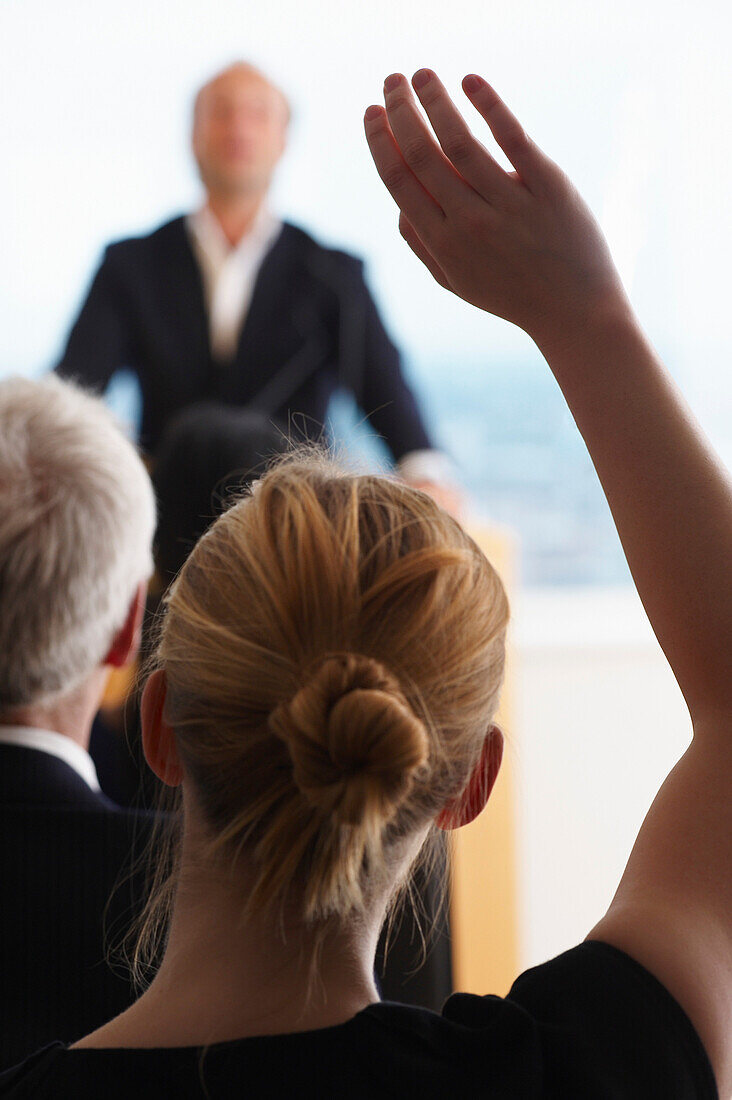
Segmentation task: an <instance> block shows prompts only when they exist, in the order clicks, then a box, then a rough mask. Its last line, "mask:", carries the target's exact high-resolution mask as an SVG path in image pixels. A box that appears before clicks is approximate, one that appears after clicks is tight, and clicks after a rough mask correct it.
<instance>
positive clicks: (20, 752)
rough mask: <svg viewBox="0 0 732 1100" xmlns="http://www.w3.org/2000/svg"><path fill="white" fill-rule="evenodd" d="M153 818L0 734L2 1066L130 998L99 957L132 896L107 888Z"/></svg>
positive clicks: (70, 1036)
mask: <svg viewBox="0 0 732 1100" xmlns="http://www.w3.org/2000/svg"><path fill="white" fill-rule="evenodd" d="M150 823H151V818H150V817H149V816H148V815H145V814H135V813H133V812H131V811H128V810H122V809H120V808H119V807H118V806H115V805H114V803H112V802H110V801H109V800H108V799H107V798H106V797H105V796H104V795H101V794H96V793H94V792H93V791H92V790H90V788H89V787H88V786H87V784H86V783H85V782H84V780H83V779H81V777H80V776H78V775H77V774H76V772H75V771H74V770H73V768H71V767H69V765H68V764H66V763H65V762H64V761H63V760H59V759H58V758H57V757H55V756H51V755H50V754H49V753H45V752H40V751H38V750H37V749H29V748H28V749H27V748H22V747H20V746H15V745H3V744H0V899H1V900H0V1068H4V1067H6V1066H10V1065H13V1064H14V1063H15V1062H18V1061H20V1060H21V1059H23V1058H25V1057H26V1056H27V1055H28V1054H30V1053H31V1052H32V1051H33V1050H35V1049H36V1048H37V1047H39V1046H41V1045H42V1044H44V1043H48V1042H50V1041H51V1040H53V1039H63V1040H64V1041H67V1042H73V1041H75V1040H76V1039H79V1038H81V1036H82V1035H85V1034H87V1033H88V1032H89V1031H93V1030H94V1029H95V1028H97V1027H99V1026H100V1025H101V1024H102V1023H104V1022H105V1021H106V1020H109V1019H111V1017H113V1016H115V1015H117V1014H118V1013H119V1012H121V1011H122V1010H123V1009H125V1008H127V1006H128V1005H129V1004H131V1003H132V1001H133V1000H134V995H133V991H132V988H131V985H130V983H129V982H128V981H127V980H126V979H125V978H124V977H121V976H119V975H117V974H115V973H113V972H112V970H111V969H110V967H109V966H108V965H107V963H106V962H105V950H106V943H105V938H104V928H105V927H106V928H107V930H108V931H109V933H110V934H111V935H112V936H113V937H116V938H119V931H120V928H121V927H122V925H123V924H124V923H125V922H126V921H127V920H128V919H129V917H130V914H131V913H132V912H133V911H134V910H135V909H136V908H137V907H138V906H139V903H140V900H141V890H140V886H139V881H140V880H139V878H138V879H136V880H135V882H134V883H132V884H131V883H129V882H128V883H126V885H125V886H124V887H123V888H122V889H120V890H118V891H116V892H115V894H114V896H113V899H112V903H111V904H110V907H109V911H108V913H107V914H106V917H105V907H106V905H107V902H108V900H109V897H110V894H111V893H112V888H113V887H114V885H115V882H116V880H117V877H118V875H119V874H120V872H124V871H126V870H127V868H128V865H129V857H130V852H131V849H132V847H133V842H134V845H135V849H136V850H139V849H140V847H141V845H142V844H143V842H144V840H145V839H146V838H147V836H148V835H149V828H150Z"/></svg>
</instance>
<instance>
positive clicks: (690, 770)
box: [587, 715, 732, 1098]
mask: <svg viewBox="0 0 732 1100" xmlns="http://www.w3.org/2000/svg"><path fill="white" fill-rule="evenodd" d="M731 777H732V730H730V729H729V728H727V719H726V718H725V717H724V716H719V715H717V716H712V717H710V718H709V719H708V721H707V722H705V723H701V724H700V723H697V724H696V733H695V737H694V740H693V742H692V744H691V745H690V746H689V748H688V749H687V751H686V753H685V754H684V756H683V757H682V758H681V760H679V762H678V764H677V765H676V766H675V768H674V769H673V770H672V771H671V773H670V774H669V776H668V777H667V779H666V781H665V782H664V784H663V786H662V787H661V789H660V791H659V792H658V795H657V796H656V798H655V800H654V802H653V805H652V806H651V808H650V810H649V811H648V814H647V816H646V819H645V821H644V822H643V826H642V828H641V830H640V833H639V834H638V838H637V840H636V843H635V845H634V847H633V851H632V853H631V856H630V859H629V861H628V865H627V867H626V870H625V873H624V875H623V878H622V880H621V882H620V885H619V887H618V890H617V893H616V895H615V897H614V899H613V902H612V904H611V906H610V908H609V910H608V912H607V913H606V915H605V916H604V917H603V918H602V920H601V921H600V922H599V923H598V924H597V925H596V926H595V927H594V928H593V929H592V931H591V932H590V934H589V936H588V937H587V938H588V939H591V940H601V941H602V942H604V943H609V944H611V945H612V946H614V947H618V948H620V950H622V951H624V952H625V953H626V954H628V955H630V956H631V958H634V959H635V960H636V961H637V962H639V963H640V964H641V965H642V966H644V967H645V968H646V969H647V970H648V971H650V973H652V974H653V975H654V976H655V977H656V978H657V979H658V980H659V981H660V982H661V983H662V984H663V985H664V986H665V987H666V989H667V990H668V991H669V993H670V994H671V995H672V996H673V997H674V998H675V1000H676V1001H678V1003H679V1004H680V1005H681V1007H682V1008H683V1009H684V1011H685V1012H686V1015H687V1016H688V1017H689V1019H690V1020H691V1023H692V1024H693V1026H694V1028H695V1029H696V1031H697V1034H698V1035H699V1038H700V1039H701V1041H702V1043H703V1045H704V1048H705V1050H706V1051H707V1054H708V1056H709V1059H710V1061H711V1063H712V1068H713V1069H714V1072H715V1076H716V1078H717V1084H718V1088H719V1094H720V1096H721V1097H724V1098H727V1097H730V1096H732V797H731V795H730V779H731Z"/></svg>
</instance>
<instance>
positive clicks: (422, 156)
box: [365, 69, 628, 344]
mask: <svg viewBox="0 0 732 1100" xmlns="http://www.w3.org/2000/svg"><path fill="white" fill-rule="evenodd" d="M412 83H413V86H414V89H415V91H416V93H417V96H418V97H419V101H420V103H421V104H422V106H423V107H424V110H425V112H426V114H427V117H428V119H429V121H430V124H431V126H432V130H433V131H434V135H433V133H432V132H431V131H430V129H429V127H428V126H427V124H426V123H425V121H424V119H423V116H422V114H421V112H420V111H419V109H418V107H417V104H416V103H415V100H414V96H413V95H412V92H411V89H410V87H409V84H408V82H407V81H406V79H405V78H404V77H403V76H402V75H400V74H398V73H395V74H393V75H392V76H390V77H388V78H387V80H386V81H385V84H384V100H385V104H386V110H384V108H382V107H377V106H373V107H369V109H368V110H367V112H366V116H365V129H366V138H367V140H368V143H369V148H370V150H371V155H372V156H373V158H374V162H375V164H376V167H377V170H378V172H379V175H380V176H381V178H382V180H383V181H384V183H385V184H386V187H387V188H388V190H389V192H390V193H391V195H392V197H393V198H394V200H395V202H396V204H397V206H398V207H399V209H400V211H401V214H400V219H399V228H400V231H401V233H402V236H403V237H404V238H405V240H406V241H407V243H408V244H409V246H410V248H411V249H412V250H413V251H414V252H415V253H416V255H417V256H418V257H419V258H420V259H421V260H422V262H423V263H424V264H425V266H426V267H427V268H428V269H429V270H430V271H431V273H432V275H433V276H434V278H435V279H436V280H437V282H439V283H441V284H442V285H443V286H444V287H446V288H447V289H448V290H451V291H453V292H454V293H455V294H457V295H459V296H460V297H461V298H464V299H465V300H466V301H468V302H471V303H472V304H473V305H476V306H479V307H480V308H481V309H485V310H487V311H488V312H490V313H494V314H496V315H497V316H499V317H503V318H505V319H506V320H508V321H512V322H513V323H514V324H517V325H519V326H520V327H521V328H523V329H524V330H525V331H526V332H528V333H529V335H531V336H532V337H534V339H535V340H537V343H540V344H541V343H542V342H543V340H544V338H546V339H548V340H553V339H554V338H555V336H556V335H557V334H560V333H563V334H565V335H566V333H567V330H568V326H569V327H570V328H571V327H576V326H577V325H582V324H583V323H584V321H585V320H586V319H587V317H588V316H590V315H594V314H596V313H597V311H598V310H600V311H605V310H609V311H613V310H616V309H618V308H620V309H621V310H624V309H627V308H628V305H627V300H626V297H625V293H624V291H623V288H622V284H621V282H620V277H619V275H618V273H617V271H616V269H615V267H614V265H613V262H612V259H611V257H610V253H609V250H608V247H607V244H606V242H605V239H604V237H603V236H602V233H601V231H600V229H599V227H598V225H597V223H596V222H595V219H594V218H593V216H592V214H591V212H590V210H589V208H588V207H587V205H586V204H585V203H584V202H583V200H582V199H581V198H580V196H579V195H578V193H577V191H576V190H575V188H574V187H573V186H572V184H571V183H570V181H569V180H568V179H567V177H566V176H565V175H564V173H563V172H562V171H561V170H560V169H559V168H558V167H557V165H556V164H554V162H553V161H551V160H550V159H549V158H548V157H547V156H545V155H544V153H542V152H541V150H540V149H539V148H538V147H537V146H536V145H535V144H534V143H533V142H532V141H531V140H530V138H528V137H527V135H526V134H525V132H524V130H523V128H522V127H521V125H520V124H519V122H518V121H517V119H516V118H514V116H513V115H512V114H511V112H510V111H509V110H508V108H507V107H506V105H505V104H504V103H503V101H502V100H501V99H500V98H499V97H498V96H497V95H496V93H495V92H494V91H493V89H492V88H491V87H490V85H488V84H487V83H486V82H485V81H484V80H483V79H482V78H481V77H478V76H467V77H465V79H464V81H463V89H464V91H465V94H466V95H467V97H468V99H469V100H470V102H471V103H472V104H473V106H474V107H475V108H476V110H477V111H478V112H479V114H480V115H481V116H482V117H483V118H484V119H485V121H486V122H487V123H488V126H489V127H490V129H491V132H492V134H493V137H494V138H495V140H496V142H497V143H498V145H500V147H501V149H503V151H504V153H505V154H506V156H507V157H508V159H509V161H510V162H511V164H512V165H513V166H514V168H515V170H516V171H515V172H506V171H504V170H503V168H501V166H500V165H499V164H498V163H497V162H496V160H494V158H493V157H492V156H491V155H490V153H489V152H488V150H487V149H486V148H485V147H484V146H483V145H482V144H481V143H480V142H479V141H477V140H476V138H475V137H473V135H472V134H471V132H470V130H469V129H468V127H467V125H466V124H465V121H464V119H463V118H462V116H461V115H460V113H459V111H458V110H457V109H456V107H455V105H454V103H453V102H452V100H451V99H450V97H449V96H448V94H447V92H446V91H445V88H444V86H443V84H442V83H441V81H440V80H439V79H438V78H437V76H435V74H434V73H433V72H432V71H431V70H429V69H420V70H419V72H417V73H416V74H415V76H414V78H413V81H412ZM435 138H436V139H437V140H435Z"/></svg>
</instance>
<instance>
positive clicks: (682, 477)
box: [365, 70, 732, 1097]
mask: <svg viewBox="0 0 732 1100" xmlns="http://www.w3.org/2000/svg"><path fill="white" fill-rule="evenodd" d="M413 83H414V88H415V90H416V92H417V95H418V97H419V100H420V101H421V104H422V106H423V108H424V110H425V112H426V114H427V117H428V119H429V122H430V124H431V126H432V130H433V131H434V134H433V133H432V131H431V130H430V129H429V127H428V126H427V125H426V124H425V122H424V120H423V117H422V115H421V113H420V112H419V110H418V107H417V105H416V103H415V101H414V98H413V96H412V93H411V91H410V88H409V85H408V83H407V81H406V80H405V79H404V77H402V76H399V75H396V74H395V75H394V76H392V77H389V78H388V80H387V82H386V84H385V102H386V111H385V110H384V109H383V108H381V107H370V108H369V109H368V111H367V112H366V118H365V127H366V135H367V139H368V142H369V146H370V148H371V152H372V155H373V157H374V160H375V162H376V166H377V169H378V171H379V174H380V175H381V177H382V179H383V181H384V183H385V184H386V186H387V188H388V189H389V191H390V192H391V194H392V196H393V197H394V199H395V201H396V202H397V205H398V206H399V208H400V211H401V215H400V230H401V232H402V235H403V236H404V237H405V239H406V241H407V243H408V244H409V245H410V247H411V248H412V249H413V251H414V252H415V253H416V254H417V255H418V256H419V257H420V259H421V260H422V261H423V262H424V264H425V265H426V266H427V268H428V269H429V270H430V271H431V273H432V274H433V276H434V277H435V279H436V280H437V281H438V282H439V283H441V284H442V285H443V286H445V287H446V288H447V289H448V290H451V291H453V292H454V293H455V294H458V295H459V296H460V297H462V298H464V299H465V300H466V301H468V302H471V303H472V304H474V305H476V306H479V307H480V308H481V309H485V310H487V311H489V312H491V313H494V314H496V315H498V316H500V317H504V318H505V319H506V320H509V321H512V322H513V323H514V324H517V325H519V326H520V327H521V328H523V329H524V330H525V331H526V332H527V333H528V334H529V335H530V336H531V337H532V338H533V339H534V341H535V342H536V344H537V345H538V347H539V349H540V350H541V352H542V353H543V355H544V356H545V358H546V359H547V362H548V363H549V366H550V367H551V369H552V371H553V373H554V376H555V378H556V380H557V382H558V383H559V386H560V387H561V389H562V392H563V394H564V396H565V398H566V400H567V403H568V405H569V407H570V409H571V411H572V414H573V416H574V418H575V421H576V423H577V426H578V427H579V430H580V431H581V433H582V435H583V437H584V440H585V442H586V444H587V447H588V450H589V452H590V455H591V457H592V460H593V462H594V464H595V468H596V470H597V473H598V476H599V478H600V481H601V482H602V486H603V489H604V491H605V494H606V496H607V499H608V502H609V504H610V508H611V510H612V513H613V517H614V519H615V523H616V526H617V529H618V533H619V535H620V539H621V541H622V544H623V549H624V550H625V554H626V557H627V559H628V563H629V565H630V569H631V572H632V574H633V579H634V581H635V583H636V586H637V589H638V592H639V594H640V597H641V599H642V601H643V604H644V606H645V609H646V611H647V613H648V616H649V619H650V621H651V623H652V625H653V629H654V630H655V632H656V636H657V638H658V640H659V642H660V644H661V646H662V647H663V650H664V652H665V654H666V656H667V658H668V660H669V663H670V664H671V667H672V669H673V671H674V674H675V676H676V678H677V680H678V683H679V685H680V687H681V690H682V691H683V693H684V697H685V699H686V701H687V704H688V706H689V710H690V713H691V716H692V720H693V725H694V733H695V735H694V742H693V743H692V745H691V747H690V748H689V750H688V752H687V753H686V754H685V756H684V757H683V758H682V760H681V761H680V762H679V764H678V765H677V766H676V768H675V769H674V771H673V772H672V773H671V775H670V776H669V778H668V779H667V780H666V783H665V784H664V786H663V787H662V789H661V791H660V792H659V795H658V797H657V799H656V801H655V802H654V804H653V806H652V808H651V810H650V811H649V814H648V817H647V819H646V821H645V823H644V825H643V828H642V830H641V833H640V835H639V837H638V841H637V842H636V846H635V848H634V850H633V853H632V855H631V859H630V861H629V864H628V868H627V870H626V873H625V875H624V877H623V880H622V882H621V884H620V887H619V889H618V893H617V895H616V898H615V900H614V902H613V905H612V907H611V909H610V911H609V913H608V914H607V915H606V917H605V918H604V919H603V921H602V922H601V923H600V925H598V926H597V928H596V929H594V930H593V932H592V934H591V935H592V936H593V937H594V938H600V939H605V940H607V941H608V942H610V943H614V944H616V945H617V946H619V947H621V948H623V949H624V950H626V951H628V953H629V954H631V955H633V956H634V957H635V958H637V959H638V961H639V962H641V963H642V964H643V965H645V966H647V968H648V969H650V970H651V971H652V972H653V973H655V974H656V975H657V977H659V978H660V980H661V981H662V982H663V983H664V984H665V985H666V986H667V987H668V988H669V989H670V991H671V992H672V993H673V994H674V995H675V996H676V997H677V999H678V1000H679V1001H680V1003H681V1004H682V1006H683V1007H684V1008H685V1009H686V1011H687V1013H688V1014H689V1016H690V1017H691V1019H692V1021H693V1023H694V1024H695V1026H696V1027H697V1030H698V1031H699V1034H700V1035H701V1037H702V1040H703V1041H704V1043H705V1046H706V1048H707V1050H708V1052H709V1055H710V1058H711V1059H712V1062H713V1065H714V1068H715V1072H716V1074H717V1080H718V1082H719V1085H720V1095H721V1096H725V1097H727V1096H728V1095H730V1090H732V778H731V777H732V584H731V583H730V572H731V567H732V490H731V487H730V480H729V477H728V475H727V473H726V471H725V470H724V469H723V467H722V465H721V464H720V462H719V461H718V459H717V458H716V456H715V454H714V452H713V451H712V449H711V448H710V447H709V445H708V443H707V442H706V440H705V438H704V436H703V435H702V433H701V432H700V430H699V428H698V427H697V425H696V424H695V423H694V420H693V417H692V416H691V414H690V413H689V410H688V409H687V407H686V405H685V404H684V402H683V400H682V398H681V397H680V395H679V393H678V392H677V390H676V387H675V386H674V384H673V382H672V380H671V379H670V378H669V376H668V374H667V373H666V371H665V370H664V368H663V365H662V363H661V362H660V360H659V359H658V357H657V355H656V354H655V352H654V350H653V348H652V347H651V346H650V344H649V342H648V340H647V339H646V337H645V336H644V334H643V332H642V330H641V328H640V326H639V324H638V322H637V320H636V319H635V317H634V315H633V311H632V309H631V307H630V304H629V302H628V300H627V297H626V295H625V292H624V290H623V288H622V285H621V282H620V279H619V276H618V274H617V272H616V270H615V267H614V265H613V263H612V259H611V257H610V254H609V251H608V248H607V244H606V242H605V240H604V238H603V236H602V234H601V232H600V230H599V228H598V226H597V224H596V222H595V220H594V218H593V217H592V214H591V213H590V211H589V209H588V208H587V206H586V205H585V204H584V202H583V201H582V199H581V198H580V197H579V195H578V194H577V192H576V190H575V189H574V188H573V186H572V184H571V183H570V181H569V180H568V179H567V177H566V176H565V175H564V174H563V173H562V172H561V170H560V169H559V168H558V167H557V166H556V165H555V164H554V163H553V162H552V161H551V160H549V158H548V157H546V156H545V155H544V154H543V153H542V152H541V151H540V150H539V149H538V148H537V146H536V145H535V144H534V143H533V142H532V141H531V140H530V139H529V138H528V137H527V135H526V134H525V133H524V131H523V129H522V127H521V126H520V124H519V123H518V122H517V120H516V119H515V118H514V117H513V116H512V115H511V113H510V112H509V110H508V109H507V107H506V106H505V105H504V104H503V102H502V101H501V100H500V98H499V97H498V96H497V95H496V93H495V92H494V91H493V89H492V88H490V86H489V85H488V84H486V83H485V81H483V80H482V79H481V78H479V77H474V76H471V77H466V79H465V81H464V82H463V88H464V91H465V93H466V95H467V96H468V98H469V99H470V101H471V102H472V104H473V106H474V107H475V108H476V109H477V110H478V112H479V113H480V114H481V115H482V116H483V118H484V119H485V121H486V122H487V123H488V126H489V127H490V130H491V132H492V134H493V136H494V138H495V139H496V141H497V143H498V144H499V145H500V147H501V148H502V149H503V151H504V152H505V154H506V156H507V157H508V159H509V161H510V162H511V164H512V165H513V167H514V169H515V171H514V172H505V171H504V170H503V169H502V168H501V167H500V165H499V164H498V163H497V162H496V161H495V160H494V159H493V157H491V155H490V154H489V152H488V151H487V150H486V149H485V148H484V147H483V146H482V145H481V144H480V143H479V142H478V141H477V140H476V139H475V138H474V137H473V136H472V135H471V133H470V131H469V130H468V128H467V126H466V125H465V123H464V121H463V119H462V117H461V116H460V114H459V112H458V111H457V110H456V108H455V106H454V105H453V103H452V102H451V100H450V99H449V97H448V96H447V93H446V92H445V89H444V87H443V86H442V84H441V83H440V81H439V80H438V79H437V77H436V76H435V75H434V73H431V72H430V71H429V70H421V71H420V72H419V73H417V74H416V76H415V78H414V81H413ZM435 138H436V139H437V140H435ZM608 751H612V747H611V746H608Z"/></svg>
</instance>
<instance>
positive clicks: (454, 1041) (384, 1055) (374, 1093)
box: [0, 942, 718, 1100]
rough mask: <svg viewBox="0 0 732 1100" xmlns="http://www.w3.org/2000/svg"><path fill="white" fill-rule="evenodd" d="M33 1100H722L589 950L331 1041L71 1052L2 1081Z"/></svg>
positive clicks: (326, 1037)
mask: <svg viewBox="0 0 732 1100" xmlns="http://www.w3.org/2000/svg"><path fill="white" fill-rule="evenodd" d="M0 1097H38V1098H39V1100H45V1098H48V1100H64V1098H66V1097H69V1098H71V1097H73V1098H74V1100H85V1098H87V1097H102V1098H103V1100H118V1098H119V1100H122V1098H125V1100H127V1098H132V1100H147V1098H150V1100H152V1098H155V1100H157V1098H160V1097H174V1098H175V1100H189V1098H191V1100H192V1098H194V1097H195V1098H197V1100H198V1098H204V1097H210V1098H211V1100H218V1098H222V1097H237V1098H239V1097H241V1098H242V1100H274V1098H278V1100H279V1098H288V1100H289V1098H290V1097H292V1098H296V1100H310V1098H312V1100H316V1098H317V1100H326V1098H331V1097H334V1098H339V1100H340V1098H344V1100H367V1098H368V1100H371V1098H374V1100H376V1098H379V1100H390V1098H394V1100H412V1098H414V1100H433V1098H434V1100H437V1098H438V1097H439V1098H440V1100H445V1098H452V1097H455V1098H457V1100H473V1098H475V1097H485V1098H486V1100H498V1098H501V1100H504V1098H505V1100H509V1098H510V1100H529V1098H531V1100H538V1098H539V1097H541V1098H549V1097H551V1098H554V1100H611V1098H612V1100H616V1098H617V1100H692V1098H693V1100H702V1098H703V1100H707V1098H708V1100H713V1098H714V1100H717V1097H718V1093H717V1088H716V1085H715V1081H714V1076H713V1074H712V1069H711V1066H710V1063H709V1059H708V1058H707V1055H706V1053H705V1051H704V1048H703V1047H702V1044H701V1041H700V1040H699V1037H698V1036H697V1034H696V1032H695V1030H694V1028H693V1027H692V1025H691V1022H690V1021H689V1019H688V1017H687V1016H686V1014H685V1013H684V1012H683V1010H682V1009H681V1007H680V1006H679V1005H678V1003H677V1002H676V1001H675V1000H674V999H673V997H671V995H670V994H669V993H668V991H667V990H666V989H665V988H664V987H663V986H662V985H661V984H660V983H659V982H658V981H657V980H656V978H654V977H653V976H652V975H651V974H649V973H648V971H647V970H645V969H644V968H643V967H642V966H640V965H639V964H638V963H636V962H635V961H634V960H633V959H631V958H629V956H627V955H625V954H624V953H623V952H622V951H619V950H617V949H616V948H614V947H610V946H609V945H607V944H603V943H598V942H586V943H583V944H581V945H580V946H578V947H575V948H573V949H572V950H571V951H567V952H565V953H564V954H563V955H560V956H558V958H556V959H553V960H552V961H551V962H548V963H544V964H543V965H542V966H538V967H535V968H534V969H532V970H528V971H526V973H524V974H522V975H521V976H520V977H519V978H518V979H517V980H516V981H515V982H514V984H513V986H512V988H511V991H510V992H509V994H508V996H507V997H505V998H501V997H494V996H486V997H478V996H475V995H473V994H469V993H456V994H454V995H453V996H452V997H450V998H449V999H448V1000H447V1001H446V1003H445V1005H444V1008H443V1010H442V1013H441V1014H440V1015H438V1014H437V1013H434V1012H430V1011H428V1010H427V1009H420V1008H412V1007H407V1006H405V1005H398V1004H393V1003H389V1002H381V1003H380V1004H374V1005H370V1006H369V1007H368V1008H365V1009H363V1010H362V1011H361V1012H359V1013H358V1014H357V1015H356V1016H354V1017H353V1019H351V1020H348V1021H347V1022H346V1023H344V1024H339V1025H337V1026H335V1027H329V1028H323V1029H320V1030H318V1031H309V1032H299V1033H296V1034H292V1035H272V1036H258V1037H254V1038H247V1039H238V1040H235V1041H233V1042H226V1043H216V1044H214V1045H213V1046H210V1047H208V1048H207V1049H206V1050H205V1051H204V1050H202V1049H201V1048H199V1047H176V1048H170V1049H135V1050H122V1049H109V1050H92V1049H82V1050H69V1049H67V1047H65V1046H64V1044H63V1043H52V1044H50V1045H49V1046H47V1047H44V1048H43V1049H42V1050H40V1051H38V1052H36V1053H35V1054H33V1055H32V1056H31V1057H30V1058H28V1059H26V1061H25V1062H23V1063H22V1064H21V1065H20V1066H17V1067H15V1068H14V1069H10V1070H7V1071H6V1072H5V1073H1V1074H0Z"/></svg>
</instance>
